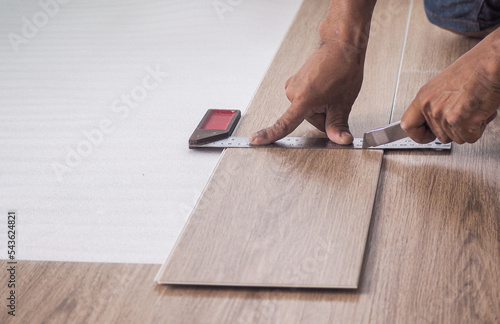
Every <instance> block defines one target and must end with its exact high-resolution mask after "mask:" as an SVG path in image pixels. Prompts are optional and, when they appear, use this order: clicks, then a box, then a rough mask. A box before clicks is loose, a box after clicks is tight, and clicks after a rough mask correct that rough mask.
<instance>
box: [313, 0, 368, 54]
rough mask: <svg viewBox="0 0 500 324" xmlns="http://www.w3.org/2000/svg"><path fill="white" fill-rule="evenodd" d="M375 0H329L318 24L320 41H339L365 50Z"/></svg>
mask: <svg viewBox="0 0 500 324" xmlns="http://www.w3.org/2000/svg"><path fill="white" fill-rule="evenodd" d="M376 2H377V0H331V2H330V8H329V9H328V13H327V15H326V17H325V19H324V20H323V21H322V22H321V24H320V26H319V36H320V38H321V40H322V42H341V43H346V44H349V45H350V46H354V47H356V48H358V49H360V50H363V52H364V50H366V45H367V43H368V35H369V32H370V22H371V18H372V14H373V9H374V7H375V3H376Z"/></svg>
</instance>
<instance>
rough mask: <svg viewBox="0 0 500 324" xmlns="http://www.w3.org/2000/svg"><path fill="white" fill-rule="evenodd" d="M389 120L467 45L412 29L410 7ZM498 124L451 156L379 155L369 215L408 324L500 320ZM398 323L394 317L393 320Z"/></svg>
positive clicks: (431, 30) (418, 7)
mask: <svg viewBox="0 0 500 324" xmlns="http://www.w3.org/2000/svg"><path fill="white" fill-rule="evenodd" d="M414 6H415V8H414V10H413V15H412V17H411V19H412V23H411V25H410V31H411V33H410V35H409V37H408V40H407V47H406V49H405V57H404V61H403V65H402V73H401V77H400V82H399V86H398V92H397V100H396V105H395V112H394V120H399V119H401V117H402V115H403V113H404V111H405V110H406V108H407V107H408V105H409V104H410V103H411V101H412V100H413V98H414V96H415V95H416V94H417V92H418V90H419V89H420V87H421V86H422V85H424V84H425V83H426V82H427V81H428V80H430V79H431V78H432V77H434V76H435V75H437V74H438V73H439V71H441V70H443V69H444V68H446V67H447V66H448V65H449V64H451V63H452V62H454V61H455V60H456V59H457V58H458V57H459V56H460V55H462V54H463V53H465V52H466V51H467V50H469V49H470V48H471V47H473V46H474V45H475V44H476V43H477V40H474V39H467V38H463V37H460V36H456V35H452V34H450V33H448V32H446V31H443V30H440V29H439V28H437V27H434V26H430V25H429V24H425V25H424V24H422V20H423V19H424V18H422V17H423V11H424V10H423V5H422V3H421V2H420V1H417V2H415V3H414ZM499 134H500V119H499V118H497V119H496V120H495V121H493V123H492V124H490V127H488V129H487V130H486V132H485V134H484V136H483V138H482V139H481V140H480V141H478V142H477V143H475V144H473V145H468V144H466V145H454V146H453V149H452V151H451V153H447V154H422V153H416V152H412V153H409V152H399V153H395V152H389V153H386V154H385V155H384V165H383V168H382V174H381V177H380V179H381V180H380V183H379V189H378V193H377V200H376V205H375V208H374V217H375V218H377V219H379V220H381V221H382V220H386V221H387V222H389V221H390V222H391V224H392V225H391V232H390V233H389V232H388V233H387V236H385V239H386V240H387V243H388V244H390V245H391V246H392V247H393V248H394V249H396V250H397V251H399V252H400V257H399V261H398V262H397V263H398V264H399V265H400V269H399V281H400V282H401V283H404V284H401V288H400V289H401V290H403V289H411V290H412V293H403V294H399V298H398V299H397V300H394V302H395V305H394V307H395V309H397V310H398V313H402V314H410V313H413V314H415V315H414V316H415V317H414V318H415V321H418V322H428V323H435V322H447V323H498V322H499V321H500V283H499V281H498V278H500V240H499V237H500V177H499V175H498V165H499V161H500V137H499ZM398 318H400V319H403V318H404V317H403V316H402V315H399V314H398Z"/></svg>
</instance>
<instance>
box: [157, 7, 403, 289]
mask: <svg viewBox="0 0 500 324" xmlns="http://www.w3.org/2000/svg"><path fill="white" fill-rule="evenodd" d="M327 6H328V2H327V1H322V0H307V1H304V3H303V5H302V7H301V9H300V10H299V13H298V15H297V17H296V19H295V21H294V22H293V24H292V26H291V28H290V30H289V32H288V34H287V36H286V37H285V39H284V41H283V43H282V45H281V47H280V49H279V50H278V52H277V54H276V56H275V58H274V60H273V62H272V64H271V65H270V67H269V70H268V71H267V73H266V76H265V77H264V79H263V80H262V83H261V85H260V86H259V88H258V90H257V92H256V94H255V96H254V98H253V100H252V102H251V104H250V106H249V107H248V109H247V112H246V114H245V116H244V117H243V120H242V123H241V125H240V127H239V128H238V130H237V132H236V133H237V135H249V134H250V133H251V132H252V131H256V130H258V129H260V128H262V127H265V126H267V125H268V124H270V123H272V122H273V121H274V120H275V119H276V118H278V117H279V115H281V114H282V113H283V111H284V110H285V109H286V108H287V107H288V105H289V103H288V101H287V99H286V97H285V93H284V83H285V81H286V79H287V78H288V77H290V76H291V75H292V74H293V73H294V72H296V71H297V70H298V69H299V68H300V66H301V65H302V64H303V63H304V62H305V60H306V59H307V58H308V56H309V55H310V54H311V53H312V51H314V49H315V48H316V47H317V46H318V43H319V41H318V36H317V27H318V25H319V22H320V21H321V19H322V18H323V17H324V15H325V14H326V11H327V8H328V7H327ZM377 8H378V9H377V11H376V12H375V17H376V18H375V20H374V21H375V23H374V24H376V25H374V31H373V33H372V35H371V40H370V43H369V48H368V54H367V57H368V59H367V62H366V65H365V75H366V77H365V80H364V84H363V88H362V90H361V94H360V96H359V98H358V100H357V102H356V106H355V107H354V108H353V110H354V112H353V116H352V120H353V121H355V122H353V132H354V134H359V135H360V134H362V133H363V132H364V131H366V130H369V129H372V128H375V127H377V126H380V125H384V124H386V123H387V122H388V121H389V118H390V111H391V104H392V100H393V92H394V88H395V84H396V79H397V75H398V68H399V63H400V56H401V51H402V46H403V42H404V36H405V26H406V20H407V12H408V8H409V2H408V1H403V2H397V3H395V2H394V1H381V3H380V4H379V6H378V7H377ZM381 10H385V12H383V13H385V14H386V15H384V16H383V17H384V19H381V18H377V17H380V13H381ZM389 10H393V11H396V13H397V14H394V12H392V13H391V14H390V15H387V13H389V12H390V11H389ZM377 19H378V20H377ZM310 134H315V135H318V132H315V131H314V130H313V128H312V126H310V125H307V123H304V124H303V125H302V126H301V127H299V129H298V130H296V131H295V132H294V134H293V135H296V136H302V135H310ZM381 159H382V152H381V151H359V150H338V151H322V150H276V149H259V150H239V149H229V150H226V151H225V153H224V155H223V157H222V158H221V161H220V163H219V165H218V166H217V168H216V170H215V172H214V174H213V176H212V178H211V180H210V181H209V183H208V185H207V187H206V188H205V190H204V192H203V194H202V197H201V198H200V200H199V202H198V204H197V206H196V207H195V209H194V211H193V214H192V215H191V217H190V219H189V221H188V223H187V225H186V227H185V228H184V230H183V233H182V234H181V237H180V239H179V240H178V242H177V244H176V246H175V248H174V250H173V252H172V253H171V255H170V256H169V258H168V260H167V262H166V263H165V266H164V268H163V269H162V271H161V273H160V274H159V276H158V278H157V279H158V281H159V282H160V283H168V284H205V285H230V286H270V287H321V288H356V287H357V285H358V279H359V275H360V271H361V266H362V263H363V256H364V250H365V246H366V239H367V235H368V229H369V224H370V219H371V214H372V208H373V201H374V197H375V190H376V187H377V182H378V176H379V171H380V165H381Z"/></svg>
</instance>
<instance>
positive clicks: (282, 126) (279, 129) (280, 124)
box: [272, 118, 288, 135]
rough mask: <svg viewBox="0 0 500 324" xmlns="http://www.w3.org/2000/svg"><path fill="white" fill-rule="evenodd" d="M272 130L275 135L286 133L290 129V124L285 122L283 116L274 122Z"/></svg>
mask: <svg viewBox="0 0 500 324" xmlns="http://www.w3.org/2000/svg"><path fill="white" fill-rule="evenodd" d="M272 130H273V133H274V135H278V134H282V133H286V132H287V131H288V125H287V123H285V121H284V120H283V118H280V119H278V120H276V122H275V123H274V124H273V126H272Z"/></svg>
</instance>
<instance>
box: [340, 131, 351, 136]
mask: <svg viewBox="0 0 500 324" xmlns="http://www.w3.org/2000/svg"><path fill="white" fill-rule="evenodd" d="M340 136H342V137H351V136H352V134H351V133H349V132H346V131H342V132H341V133H340Z"/></svg>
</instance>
